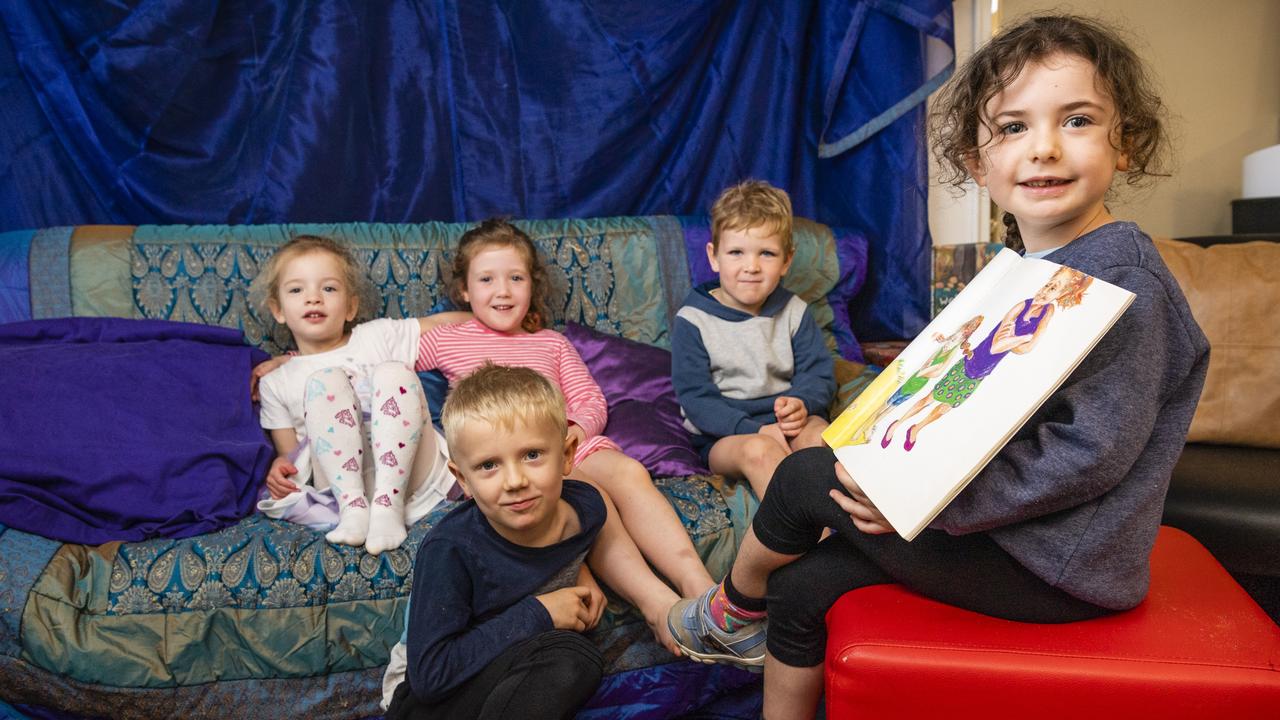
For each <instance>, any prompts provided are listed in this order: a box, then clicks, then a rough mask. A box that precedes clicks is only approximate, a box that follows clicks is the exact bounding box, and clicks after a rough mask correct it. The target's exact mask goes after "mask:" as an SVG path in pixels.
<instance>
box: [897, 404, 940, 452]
mask: <svg viewBox="0 0 1280 720" xmlns="http://www.w3.org/2000/svg"><path fill="white" fill-rule="evenodd" d="M950 410H951V406H950V405H946V404H943V403H939V404H938V405H935V406H934V408H933V409H932V410H930V411H929V414H928V415H925V416H924V419H923V420H921V421H920V422H918V423H916V424H915V425H912V426H911V427H909V428H907V439H906V448H907V449H908V450H910V449H911V448H913V447H915V444H916V441H917V440H919V439H920V431H921V430H924V429H925V427H927V426H928V425H929V424H930V423H932V422H936V421H937V420H938V418H941V417H942V416H943V415H946V414H947V412H948V411H950Z"/></svg>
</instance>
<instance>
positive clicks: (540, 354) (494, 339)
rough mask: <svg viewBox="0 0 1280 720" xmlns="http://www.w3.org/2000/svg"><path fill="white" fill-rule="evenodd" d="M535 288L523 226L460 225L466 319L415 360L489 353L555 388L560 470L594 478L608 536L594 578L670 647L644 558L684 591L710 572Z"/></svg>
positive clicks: (541, 283)
mask: <svg viewBox="0 0 1280 720" xmlns="http://www.w3.org/2000/svg"><path fill="white" fill-rule="evenodd" d="M545 291H546V269H545V268H544V267H543V266H542V264H541V263H540V262H539V259H538V255H537V250H536V249H535V247H534V245H533V242H532V241H531V240H530V239H529V236H528V235H526V234H525V233H524V232H522V231H521V230H519V229H518V228H516V227H515V226H514V225H512V224H511V223H509V222H507V221H505V220H486V221H484V222H483V223H481V224H480V225H479V226H477V227H475V228H473V229H471V230H469V231H467V233H466V234H464V235H463V236H462V241H461V243H460V245H459V246H458V251H457V254H456V256H455V258H454V263H453V282H452V285H451V287H450V296H451V297H452V299H453V301H454V302H455V303H456V304H457V305H458V306H459V307H461V308H466V309H470V310H471V312H472V313H473V314H474V315H475V318H474V319H472V320H470V321H468V322H464V323H461V324H456V325H442V326H439V327H436V328H433V329H431V330H430V331H428V332H426V333H424V334H423V335H422V337H421V339H420V340H419V346H418V364H417V369H418V370H434V369H439V370H440V371H441V372H443V373H444V375H445V377H446V378H447V379H448V381H449V384H450V385H453V384H454V383H455V382H457V381H458V380H459V379H461V378H463V377H465V376H467V375H468V374H470V373H471V372H472V371H473V370H475V369H476V368H478V367H479V366H480V365H481V364H483V363H484V362H485V361H491V362H493V363H496V364H500V365H518V366H523V367H528V368H531V369H533V370H536V371H537V372H538V373H540V374H541V375H543V376H544V377H546V378H547V379H549V380H550V381H551V382H553V383H555V385H556V386H557V387H559V388H560V391H561V392H562V393H563V394H564V398H565V405H566V407H567V415H568V418H569V433H570V434H571V435H574V436H576V437H577V440H578V451H577V454H576V456H575V457H574V466H575V467H574V469H573V472H572V473H570V475H569V477H572V478H575V479H579V480H584V481H586V482H589V483H591V484H592V485H594V486H596V487H597V488H598V489H599V490H600V491H601V495H603V496H604V499H605V504H606V506H607V507H608V509H609V521H607V522H606V524H605V528H604V529H603V530H602V531H601V539H602V540H604V539H606V538H607V537H608V536H609V534H610V533H611V532H612V534H613V535H614V537H613V540H614V542H612V543H606V544H607V545H609V546H610V547H611V548H613V554H612V555H611V556H610V557H611V558H612V560H611V561H609V562H608V563H607V565H609V567H610V569H611V570H612V572H609V573H608V575H609V576H610V577H603V576H602V579H604V580H605V582H607V583H609V585H610V586H611V587H613V588H614V589H615V590H617V591H618V592H619V593H621V594H622V595H624V596H625V597H626V598H627V599H628V600H630V601H631V602H632V603H633V604H635V605H636V607H638V608H639V609H640V611H641V613H642V614H643V615H644V616H645V620H646V621H648V623H649V626H650V627H651V628H653V630H654V633H655V634H656V635H657V636H658V639H659V640H660V641H662V643H663V644H664V645H666V646H667V647H668V648H673V647H674V646H673V645H672V643H671V640H670V635H669V633H668V631H667V628H666V613H667V609H668V608H670V607H671V606H672V605H673V604H674V603H675V602H676V600H677V599H679V598H678V597H677V595H676V594H675V593H674V592H672V590H671V588H669V587H667V586H666V585H665V584H663V582H662V581H661V580H659V579H658V578H657V577H656V576H654V574H653V573H652V572H651V571H650V570H649V567H648V565H647V564H646V563H645V560H644V558H648V559H649V560H650V561H651V562H652V563H653V565H654V566H655V567H656V568H657V569H658V571H659V572H661V573H662V574H663V575H665V576H666V577H667V579H668V580H670V581H671V582H672V584H674V585H675V587H676V589H677V590H678V591H679V592H680V594H681V595H683V596H685V597H693V596H696V595H698V594H699V593H701V592H703V591H704V590H706V589H707V588H709V587H711V585H712V584H713V581H712V579H711V576H710V575H709V574H708V573H707V570H706V568H705V567H704V566H703V564H702V561H701V559H699V557H698V554H697V552H695V551H694V549H693V543H691V542H690V540H689V536H688V534H687V533H686V532H685V530H684V526H683V525H682V524H681V523H680V520H679V518H677V517H676V514H675V511H674V510H673V509H672V507H671V505H670V503H668V502H667V500H666V498H664V497H663V496H662V494H661V493H660V492H658V489H657V488H656V487H654V485H653V481H652V479H651V478H650V477H649V473H648V471H646V470H645V469H644V466H643V465H641V464H640V463H638V462H636V461H635V460H633V459H632V458H630V457H628V456H626V455H625V454H623V453H622V451H621V450H620V449H619V448H618V446H617V445H616V444H614V443H613V441H611V440H609V438H607V437H605V436H604V435H602V434H601V433H603V432H604V426H605V421H606V420H607V419H608V410H607V407H606V405H605V399H604V394H603V393H601V391H600V387H599V386H598V385H597V384H596V382H595V380H594V379H592V377H591V374H590V372H589V371H588V370H587V366H586V364H585V363H583V362H582V357H581V356H580V355H578V352H577V350H575V349H574V348H573V346H572V345H571V344H569V341H568V340H567V339H566V338H565V337H564V336H563V335H561V334H560V333H558V332H556V331H554V330H550V329H548V328H546V327H545V326H544V321H545V319H546V318H547V312H546V305H545ZM615 508H616V509H615ZM619 517H620V518H621V525H619V524H618V522H617V519H618V518H619ZM642 554H643V556H642Z"/></svg>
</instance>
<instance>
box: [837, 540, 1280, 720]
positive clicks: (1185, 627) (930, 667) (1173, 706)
mask: <svg viewBox="0 0 1280 720" xmlns="http://www.w3.org/2000/svg"><path fill="white" fill-rule="evenodd" d="M827 628H828V630H829V632H830V637H829V639H828V641H827V660H826V689H827V717H828V718H831V719H832V720H836V719H838V718H923V717H931V718H945V719H946V720H962V719H963V718H984V719H989V718H1002V717H1010V718H1011V717H1019V718H1021V717H1026V718H1032V719H1033V720H1049V719H1051V718H1072V719H1073V720H1078V719H1079V718H1084V719H1085V720H1103V719H1104V718H1126V719H1132V720H1137V719H1138V718H1159V719H1160V720H1173V719H1175V718H1197V720H1199V719H1203V718H1231V719H1232V720H1237V719H1244V718H1269V719H1275V718H1280V628H1278V627H1277V626H1276V624H1275V623H1273V622H1272V621H1271V619H1270V618H1268V617H1267V615H1266V613H1264V612H1263V611H1262V609H1261V608H1259V607H1258V605H1257V603H1255V602H1254V601H1253V599H1252V598H1250V597H1249V596H1248V595H1247V594H1246V593H1245V591H1244V590H1243V589H1241V588H1240V586H1239V585H1237V584H1236V582H1235V581H1234V580H1233V579H1232V578H1231V576H1230V575H1228V574H1227V571H1226V570H1224V569H1223V568H1222V566H1221V565H1219V564H1218V561H1216V560H1214V559H1213V556H1212V555H1210V554H1209V552H1208V551H1207V550H1205V549H1204V547H1203V546H1202V545H1200V543H1198V542H1196V540H1195V539H1193V538H1192V537H1191V536H1190V535H1188V534H1186V533H1185V532H1182V531H1181V530H1177V529H1174V528H1170V527H1162V528H1160V534H1159V536H1158V538H1157V539H1156V546H1155V550H1154V551H1153V552H1152V554H1151V592H1150V594H1149V595H1148V596H1147V599H1146V600H1145V601H1144V602H1143V603H1142V604H1141V605H1139V606H1138V607H1136V608H1134V609H1133V610H1130V611H1128V612H1124V613H1120V614H1118V615H1113V616H1111V617H1105V618H1100V619H1098V620H1088V621H1085V622H1078V623H1068V624H1065V625H1035V624H1030V623H1017V622H1010V621H1007V620H997V619H995V618H990V617H986V616H985V615H979V614H977V613H972V612H968V611H965V610H959V609H957V608H953V607H950V606H947V605H943V604H941V603H937V602H934V601H932V600H928V599H925V598H923V597H920V596H919V595H915V594H913V593H911V592H909V591H907V590H905V589H903V588H902V587H900V586H897V585H879V586H875V587H869V588H863V589H861V590H855V591H853V592H850V593H846V594H845V595H844V597H842V598H840V600H839V601H837V602H836V604H835V605H834V606H832V608H831V610H830V611H829V612H828V613H827Z"/></svg>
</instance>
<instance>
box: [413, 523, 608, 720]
mask: <svg viewBox="0 0 1280 720" xmlns="http://www.w3.org/2000/svg"><path fill="white" fill-rule="evenodd" d="M472 588H473V583H472V578H471V573H470V571H469V569H468V567H467V564H466V562H465V560H464V558H463V556H462V555H461V553H460V551H459V550H458V548H457V547H456V546H454V545H453V544H452V543H450V542H447V541H446V542H433V540H432V538H430V537H428V539H427V540H426V541H424V542H423V544H422V547H421V548H420V549H419V552H418V562H417V563H416V565H415V568H414V573H413V591H412V602H411V603H410V605H409V617H408V619H407V623H408V630H409V640H408V643H407V648H406V649H407V653H406V658H407V660H408V669H407V670H406V673H405V679H407V680H408V681H409V686H410V687H411V688H412V689H413V694H414V696H415V697H417V698H418V699H420V700H422V701H423V702H428V703H430V702H436V701H438V700H440V699H441V698H443V697H444V696H445V695H448V694H449V693H450V692H451V691H453V690H454V689H455V688H457V687H458V686H459V685H461V684H462V683H464V682H466V681H467V680H469V679H471V678H472V677H475V676H476V675H477V674H478V673H479V672H480V671H482V670H484V668H485V667H487V666H488V665H489V663H491V662H493V660H494V659H495V658H497V657H498V655H500V654H502V652H503V651H504V650H506V649H507V648H509V647H511V646H512V645H515V644H516V643H519V642H523V641H524V640H527V639H529V638H531V637H534V636H535V635H538V634H540V633H543V632H547V631H549V630H553V629H555V626H554V625H553V624H552V618H551V615H550V614H549V613H548V611H547V608H546V606H545V605H544V604H543V603H542V602H539V600H538V599H537V598H535V597H534V596H532V595H529V596H526V597H524V598H523V599H521V600H520V601H518V602H516V603H515V604H514V605H511V606H510V607H508V608H506V609H505V610H502V611H501V612H499V613H497V614H495V615H492V616H490V617H488V618H487V619H485V620H483V621H477V620H476V618H475V617H474V616H473V615H474V609H473V608H472V606H471V597H472V592H473V590H472ZM584 592H585V589H584Z"/></svg>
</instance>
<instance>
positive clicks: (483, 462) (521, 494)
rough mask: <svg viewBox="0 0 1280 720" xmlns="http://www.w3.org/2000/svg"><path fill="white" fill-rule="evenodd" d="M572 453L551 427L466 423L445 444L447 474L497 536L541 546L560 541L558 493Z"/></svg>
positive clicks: (520, 421) (571, 442)
mask: <svg viewBox="0 0 1280 720" xmlns="http://www.w3.org/2000/svg"><path fill="white" fill-rule="evenodd" d="M576 448H577V439H576V438H573V437H566V436H565V434H564V433H562V432H560V431H559V428H558V427H557V426H556V424H555V423H553V422H548V421H541V422H540V421H537V420H534V421H533V422H527V421H526V420H525V419H524V418H520V417H517V418H514V419H513V420H512V422H511V423H510V424H509V425H507V424H504V423H499V424H496V425H495V424H493V423H489V422H486V421H484V420H481V419H478V418H469V419H467V420H465V421H464V422H463V423H462V424H461V427H459V428H458V429H457V430H456V435H455V440H454V441H453V442H451V443H450V444H449V451H450V453H451V455H452V458H451V459H450V461H449V470H450V471H452V472H453V475H454V477H456V478H457V479H458V483H459V484H460V485H461V486H462V489H463V490H464V491H466V493H467V495H469V496H470V497H471V498H472V499H473V500H475V502H476V506H477V507H478V508H479V509H480V512H481V513H482V514H484V516H485V518H486V519H487V520H488V521H489V525H490V526H492V527H493V529H494V530H495V531H496V532H497V533H498V534H499V535H501V536H502V537H504V538H506V539H507V540H509V541H511V542H513V543H515V544H517V545H524V546H527V547H544V546H546V545H549V544H551V543H553V542H556V541H557V540H559V539H560V537H559V536H560V529H561V527H562V526H563V522H562V521H563V515H562V513H563V510H562V509H561V502H560V490H561V487H562V486H563V484H564V476H565V475H567V474H569V472H570V471H571V470H573V453H574V450H575V449H576Z"/></svg>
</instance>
